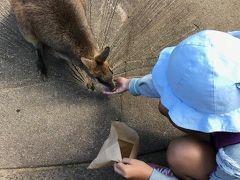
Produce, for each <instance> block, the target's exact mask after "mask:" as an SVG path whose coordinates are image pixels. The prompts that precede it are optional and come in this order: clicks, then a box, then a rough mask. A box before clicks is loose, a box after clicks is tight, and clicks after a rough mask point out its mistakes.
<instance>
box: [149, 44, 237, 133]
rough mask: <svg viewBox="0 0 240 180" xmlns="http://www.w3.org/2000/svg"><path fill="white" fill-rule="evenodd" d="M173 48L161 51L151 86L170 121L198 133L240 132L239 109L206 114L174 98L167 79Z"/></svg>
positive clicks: (153, 72)
mask: <svg viewBox="0 0 240 180" xmlns="http://www.w3.org/2000/svg"><path fill="white" fill-rule="evenodd" d="M174 48H175V47H168V48H165V49H163V50H162V52H161V53H160V56H159V59H158V61H157V63H156V65H155V66H154V68H153V71H152V78H153V84H154V86H155V88H156V90H157V91H158V93H159V95H160V97H161V103H162V104H163V105H164V106H165V107H166V108H167V109H168V114H169V116H170V118H171V120H172V121H173V122H174V123H175V124H176V125H177V126H179V127H181V128H185V129H190V130H195V131H200V132H206V133H211V132H221V131H224V132H240V108H238V109H235V110H233V111H231V112H228V113H225V114H206V113H201V112H199V111H198V110H197V109H194V108H192V107H189V106H188V105H186V104H184V102H182V101H181V100H180V99H179V98H178V97H176V95H175V94H174V93H173V91H172V90H171V87H170V86H169V84H168V79H167V68H168V62H169V59H170V56H171V53H172V51H173V50H174Z"/></svg>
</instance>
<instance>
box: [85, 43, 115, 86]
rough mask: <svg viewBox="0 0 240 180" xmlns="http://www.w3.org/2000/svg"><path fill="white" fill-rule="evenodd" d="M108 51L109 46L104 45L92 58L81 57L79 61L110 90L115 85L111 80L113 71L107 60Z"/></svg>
mask: <svg viewBox="0 0 240 180" xmlns="http://www.w3.org/2000/svg"><path fill="white" fill-rule="evenodd" d="M109 53H110V47H106V48H105V49H104V50H103V51H102V52H101V53H100V54H98V55H97V56H96V57H94V60H89V59H86V58H83V57H82V58H81V61H82V62H83V64H84V65H85V66H86V67H87V68H88V69H89V72H90V73H91V74H92V75H93V76H94V77H95V78H96V79H97V80H98V81H99V82H100V83H101V84H103V85H104V86H107V87H108V88H110V89H111V90H112V89H114V87H115V85H114V82H113V72H112V70H111V67H110V66H109V63H108V60H107V58H108V55H109Z"/></svg>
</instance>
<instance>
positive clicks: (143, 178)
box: [114, 158, 153, 180]
mask: <svg viewBox="0 0 240 180" xmlns="http://www.w3.org/2000/svg"><path fill="white" fill-rule="evenodd" d="M114 171H115V172H116V173H118V174H120V175H121V176H123V177H124V178H127V179H130V178H131V179H132V178H133V179H137V180H148V179H149V177H150V176H151V174H152V172H153V168H152V167H150V166H149V165H147V164H146V163H145V162H143V161H139V160H137V159H129V158H124V159H123V160H122V161H121V162H119V163H115V164H114Z"/></svg>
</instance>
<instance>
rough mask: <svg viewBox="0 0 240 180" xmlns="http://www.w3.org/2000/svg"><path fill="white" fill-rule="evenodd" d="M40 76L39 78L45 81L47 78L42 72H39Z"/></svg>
mask: <svg viewBox="0 0 240 180" xmlns="http://www.w3.org/2000/svg"><path fill="white" fill-rule="evenodd" d="M40 76H41V79H42V80H43V81H44V82H46V81H47V79H48V76H47V74H43V73H41V74H40Z"/></svg>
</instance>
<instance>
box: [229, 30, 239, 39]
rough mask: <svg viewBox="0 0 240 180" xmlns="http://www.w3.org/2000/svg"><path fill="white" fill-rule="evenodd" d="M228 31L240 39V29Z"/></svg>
mask: <svg viewBox="0 0 240 180" xmlns="http://www.w3.org/2000/svg"><path fill="white" fill-rule="evenodd" d="M228 33H229V34H231V35H232V36H234V37H236V38H239V39H240V31H232V32H228Z"/></svg>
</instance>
